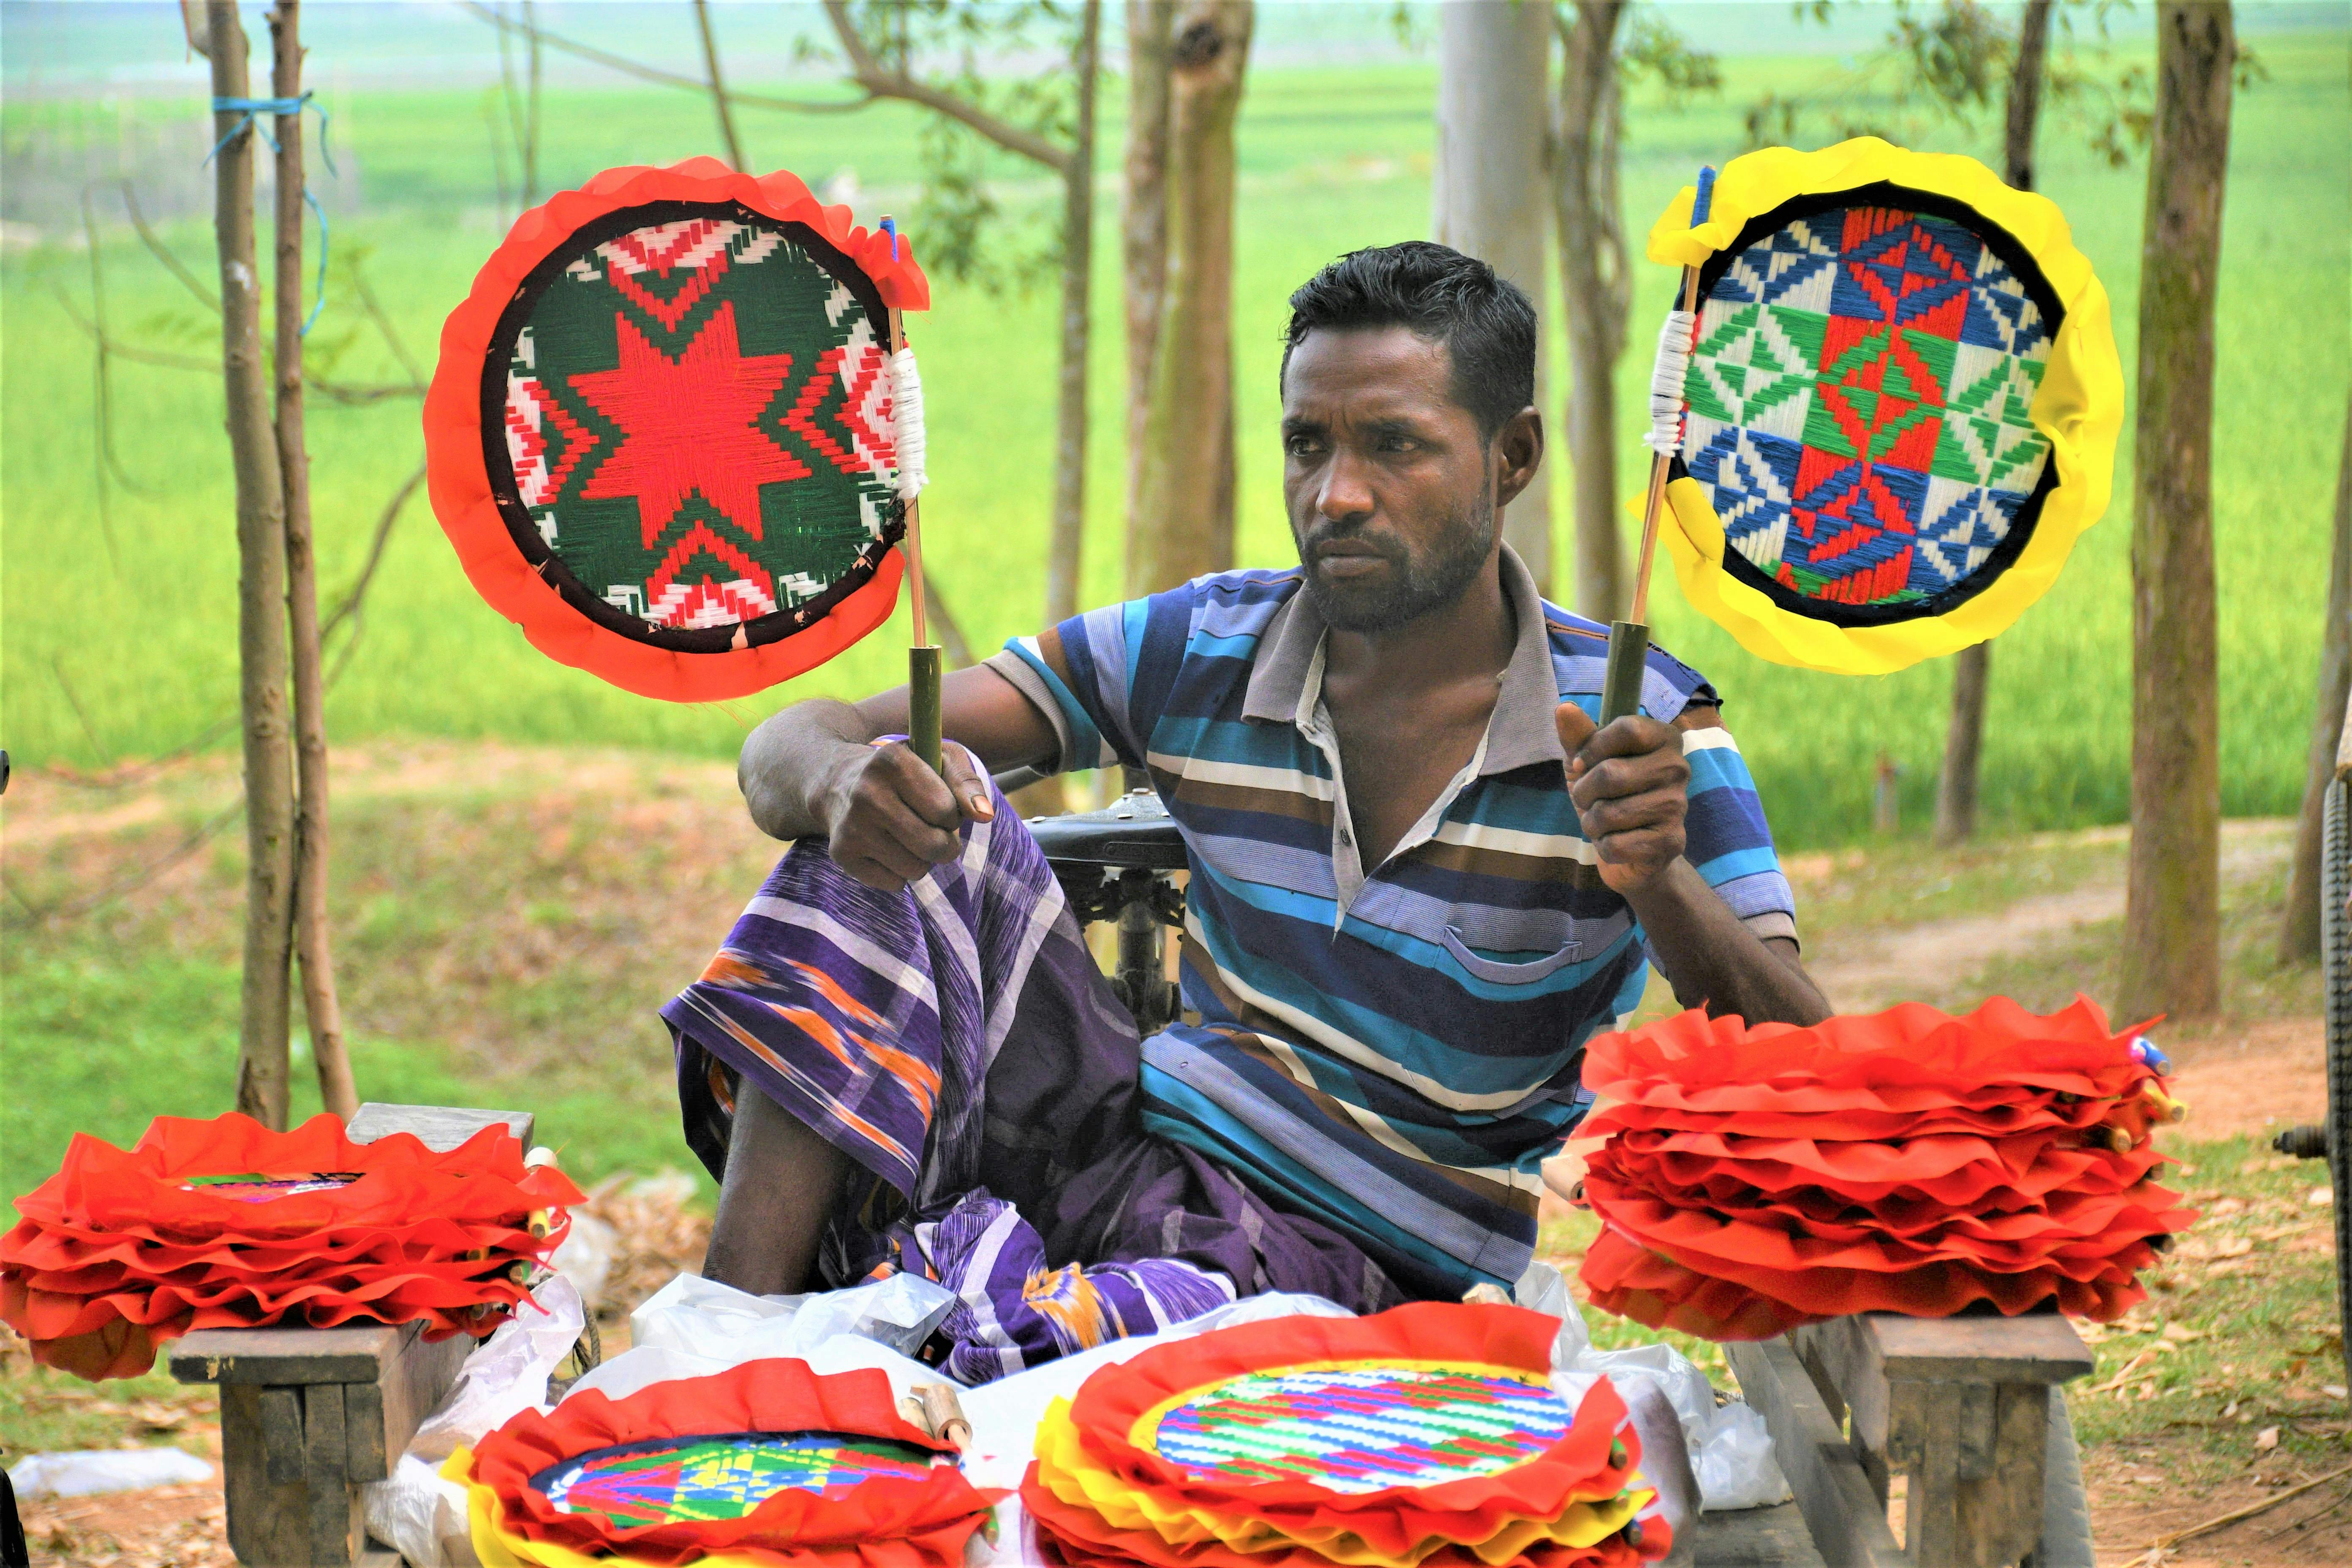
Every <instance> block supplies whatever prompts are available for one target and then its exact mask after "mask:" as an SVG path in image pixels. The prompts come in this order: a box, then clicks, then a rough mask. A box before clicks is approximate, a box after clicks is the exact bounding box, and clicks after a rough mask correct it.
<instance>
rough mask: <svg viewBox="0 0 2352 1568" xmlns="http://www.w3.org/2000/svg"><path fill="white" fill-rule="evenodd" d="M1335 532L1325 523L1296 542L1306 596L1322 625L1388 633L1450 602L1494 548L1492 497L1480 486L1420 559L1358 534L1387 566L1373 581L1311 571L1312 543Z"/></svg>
mask: <svg viewBox="0 0 2352 1568" xmlns="http://www.w3.org/2000/svg"><path fill="white" fill-rule="evenodd" d="M1340 537H1346V536H1345V535H1343V534H1342V533H1341V531H1339V530H1338V529H1334V528H1329V527H1325V528H1320V529H1318V530H1317V531H1315V532H1313V533H1311V534H1309V535H1308V536H1307V538H1306V539H1305V540H1304V541H1302V542H1300V545H1299V552H1298V553H1299V559H1300V561H1301V562H1302V563H1304V564H1305V565H1306V567H1307V582H1306V587H1307V601H1308V602H1309V603H1310V604H1312V605H1314V606H1315V610H1316V613H1317V614H1318V615H1319V616H1322V617H1323V623H1324V625H1326V626H1331V627H1333V628H1335V629H1336V630H1339V631H1343V632H1373V633H1378V632H1392V631H1394V630H1396V629H1397V628H1398V627H1399V626H1403V625H1405V624H1406V623H1407V622H1409V621H1412V620H1416V619H1418V618H1420V617H1421V616H1425V615H1427V614H1428V613H1429V612H1430V611H1432V610H1435V609H1441V608H1443V607H1444V606H1445V605H1450V604H1452V603H1454V600H1456V599H1459V598H1460V597H1461V596H1462V595H1463V594H1464V593H1465V591H1466V590H1467V589H1468V588H1469V586H1470V584H1471V583H1472V582H1474V581H1475V579H1476V578H1477V575H1478V573H1479V570H1480V569H1481V568H1482V567H1484V566H1485V565H1486V557H1487V555H1488V554H1489V553H1491V552H1493V550H1494V548H1495V502H1494V499H1493V496H1492V494H1491V492H1488V491H1486V490H1485V489H1484V488H1483V487H1482V489H1481V490H1480V493H1479V496H1478V500H1477V501H1476V502H1475V504H1474V505H1473V507H1472V509H1471V510H1470V513H1469V515H1468V516H1466V517H1459V516H1457V517H1456V518H1455V519H1454V525H1453V526H1452V527H1450V528H1448V529H1447V530H1446V531H1445V534H1444V543H1443V544H1441V545H1440V546H1439V547H1438V550H1437V552H1435V553H1434V554H1433V555H1431V556H1429V557H1427V558H1426V559H1424V560H1421V561H1415V560H1413V559H1412V556H1411V555H1410V554H1408V553H1407V552H1405V551H1404V549H1403V548H1402V546H1401V545H1399V544H1398V543H1397V542H1395V541H1393V540H1390V539H1378V540H1375V539H1370V538H1359V539H1358V541H1357V542H1359V543H1361V544H1363V545H1365V546H1367V547H1368V548H1369V549H1370V550H1371V552H1373V553H1375V554H1377V555H1379V556H1380V558H1381V560H1383V561H1386V562H1387V563H1389V565H1390V567H1391V571H1390V573H1389V574H1388V576H1387V577H1386V578H1385V579H1383V580H1381V581H1380V582H1378V583H1339V584H1335V583H1332V582H1330V581H1328V580H1327V579H1326V578H1325V577H1324V575H1323V574H1322V573H1321V572H1319V571H1318V570H1317V568H1316V563H1315V561H1314V552H1315V547H1316V546H1317V545H1318V544H1321V543H1323V542H1326V541H1327V540H1330V539H1334V538H1340Z"/></svg>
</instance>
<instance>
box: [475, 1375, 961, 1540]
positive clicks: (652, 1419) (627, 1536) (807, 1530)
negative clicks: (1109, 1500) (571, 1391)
mask: <svg viewBox="0 0 2352 1568" xmlns="http://www.w3.org/2000/svg"><path fill="white" fill-rule="evenodd" d="M796 1431H824V1432H845V1433H851V1434H855V1435H857V1436H867V1437H887V1438H889V1439H891V1440H892V1441H894V1442H899V1443H907V1444H910V1445H913V1446H914V1447H920V1448H927V1449H929V1450H930V1451H932V1452H934V1453H950V1452H952V1450H951V1449H950V1447H948V1445H946V1444H944V1443H941V1442H940V1441H938V1440H937V1439H935V1438H933V1437H932V1436H930V1435H929V1433H926V1432H924V1431H923V1430H922V1429H921V1428H919V1427H917V1426H909V1425H908V1423H907V1422H905V1421H903V1420H901V1419H900V1418H899V1416H898V1409H897V1407H896V1405H895V1404H894V1403H893V1401H892V1398H891V1394H890V1380H889V1379H888V1378H887V1377H886V1376H884V1375H883V1374H882V1373H879V1372H876V1371H872V1370H861V1371H856V1372H846V1373H835V1374H833V1375H830V1376H821V1375H819V1374H818V1373H815V1372H814V1371H812V1370H811V1369H810V1367H809V1364H808V1363H806V1362H803V1361H791V1360H781V1359H779V1360H769V1361H755V1362H746V1363H743V1364H742V1365H740V1366H737V1367H733V1368H730V1369H729V1370H728V1371H726V1372H722V1373H714V1374H713V1375H711V1376H709V1377H693V1378H680V1379H677V1380H676V1381H673V1382H668V1383H657V1384H653V1385H651V1386H650V1387H647V1388H645V1389H641V1390H639V1391H638V1392H637V1393H635V1394H630V1395H628V1396H627V1397H625V1398H623V1399H607V1398H605V1397H604V1395H603V1394H599V1393H597V1392H595V1391H594V1390H593V1389H592V1390H590V1391H589V1392H587V1393H584V1394H578V1395H576V1396H574V1397H572V1398H570V1399H566V1400H565V1401H563V1402H562V1404H561V1405H557V1406H556V1407H555V1409H554V1411H553V1412H552V1413H551V1414H550V1415H541V1414H540V1413H539V1412H538V1411H536V1410H526V1411H524V1412H522V1413H521V1414H520V1415H517V1416H516V1417H515V1418H514V1419H513V1420H511V1421H509V1422H508V1423H507V1424H506V1425H505V1426H501V1427H499V1429H498V1430H497V1431H496V1432H493V1433H491V1434H490V1435H489V1436H487V1437H485V1438H484V1439H482V1442H481V1445H480V1446H479V1447H477V1448H476V1449H475V1450H474V1464H473V1479H474V1480H476V1481H478V1482H479V1483H480V1484H482V1485H484V1486H487V1487H489V1488H490V1489H493V1490H494V1491H496V1492H497V1494H498V1496H499V1504H500V1508H501V1510H502V1511H501V1518H500V1521H499V1524H500V1528H502V1529H504V1530H506V1531H509V1533H512V1534H516V1535H520V1536H523V1537H525V1538H527V1539H529V1540H532V1541H544V1542H554V1543H556V1544H560V1545H562V1546H566V1547H569V1548H571V1549H572V1550H573V1551H577V1552H588V1553H605V1552H610V1553H614V1554H625V1555H626V1556H627V1557H628V1558H630V1559H631V1560H633V1561H635V1562H639V1563H657V1564H663V1565H669V1564H677V1563H692V1562H694V1561H696V1560H697V1559H698V1558H700V1557H701V1556H703V1555H704V1554H706V1553H709V1552H719V1551H721V1550H724V1551H727V1552H730V1553H735V1552H746V1551H750V1552H761V1551H765V1552H778V1553H782V1554H784V1556H785V1557H786V1558H787V1559H789V1558H790V1557H791V1555H792V1554H793V1553H795V1552H806V1551H808V1550H811V1549H820V1548H841V1547H853V1546H858V1545H860V1544H861V1543H864V1544H866V1545H869V1546H873V1545H879V1544H880V1543H883V1542H910V1543H912V1544H914V1545H915V1546H916V1547H918V1548H919V1555H920V1556H921V1557H922V1558H924V1559H925V1560H929V1559H931V1558H934V1557H937V1556H939V1555H940V1553H942V1552H944V1554H945V1558H946V1561H947V1562H949V1563H953V1562H960V1561H961V1552H962V1551H963V1548H964V1544H965V1542H967V1540H968V1539H969V1538H970V1537H971V1532H972V1531H974V1530H977V1529H978V1528H980V1525H981V1523H982V1520H983V1519H984V1518H985V1516H986V1514H987V1512H988V1510H989V1509H991V1508H992V1507H993V1506H994V1505H995V1503H996V1501H997V1500H998V1499H999V1498H1002V1497H1003V1496H1004V1493H1003V1491H1002V1490H990V1489H982V1488H978V1487H975V1486H973V1485H972V1484H971V1482H970V1481H969V1480H967V1479H964V1475H963V1472H962V1471H961V1470H959V1469H957V1468H954V1467H953V1466H951V1465H949V1466H940V1467H938V1468H934V1469H932V1470H931V1472H930V1473H929V1475H928V1476H927V1477H925V1478H924V1479H922V1480H920V1481H907V1480H898V1479H892V1478H888V1477H877V1478H875V1479H870V1480H866V1481H861V1482H859V1483H858V1484H857V1485H856V1486H855V1487H852V1488H851V1489H849V1490H848V1491H846V1492H845V1493H843V1494H842V1495H841V1496H840V1497H837V1498H827V1497H824V1496H821V1495H819V1494H817V1493H814V1492H806V1491H799V1490H791V1489H788V1490H784V1491H780V1492H778V1493H776V1494H775V1495H774V1496H772V1497H771V1498H769V1499H768V1500H766V1501H765V1502H763V1503H761V1504H760V1506H759V1507H757V1508H755V1509H753V1510H751V1512H749V1513H747V1514H744V1515H743V1516H742V1517H741V1518H740V1519H731V1520H701V1521H672V1522H669V1523H664V1524H653V1525H643V1526H639V1527H636V1528H634V1529H623V1528H620V1527H618V1526H615V1525H614V1524H613V1523H612V1522H611V1521H608V1520H606V1519H605V1518H604V1516H603V1515H601V1514H594V1513H564V1512H562V1511H561V1510H558V1509H557V1508H556V1507H555V1506H554V1505H553V1504H551V1502H549V1501H548V1500H547V1499H546V1497H545V1496H543V1495H542V1494H541V1493H540V1492H539V1491H538V1490H536V1489H534V1488H532V1487H531V1485H530V1478H531V1477H532V1476H534V1475H537V1474H538V1473H539V1472H540V1471H541V1470H543V1469H546V1468H548V1467H549V1466H551V1465H555V1464H559V1463H561V1462H562V1461H563V1460H565V1459H569V1458H575V1457H577V1456H579V1455H581V1454H584V1453H587V1452H589V1451H591V1450H592V1449H596V1448H608V1447H616V1446H618V1445H621V1444H625V1443H639V1442H644V1441H646V1440H647V1439H649V1438H659V1437H692V1436H700V1435H704V1434H708V1433H718V1432H796Z"/></svg>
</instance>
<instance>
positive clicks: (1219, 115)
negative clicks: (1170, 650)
mask: <svg viewBox="0 0 2352 1568" xmlns="http://www.w3.org/2000/svg"><path fill="white" fill-rule="evenodd" d="M1254 21H1255V14H1254V6H1253V5H1252V0H1192V3H1191V4H1189V5H1186V6H1185V7H1184V9H1183V11H1182V12H1181V15H1180V16H1178V18H1177V22H1176V28H1175V41H1174V44H1173V46H1172V47H1171V53H1170V69H1169V144H1168V173H1167V193H1168V200H1167V207H1168V219H1167V222H1168V271H1167V283H1166V295H1165V298H1164V300H1163V302H1162V306H1161V312H1160V331H1159V338H1158V345H1157V347H1156V348H1155V349H1154V350H1153V352H1152V366H1151V384H1150V388H1151V389H1150V406H1149V409H1148V411H1147V413H1146V415H1145V417H1144V424H1143V437H1142V460H1141V465H1140V471H1139V473H1138V475H1137V479H1136V502H1137V504H1136V510H1135V513H1134V515H1133V516H1132V517H1131V518H1130V519H1129V535H1128V558H1127V586H1128V593H1129V595H1144V594H1151V593H1157V592H1159V591H1160V589H1163V588H1169V587H1172V586H1174V585H1175V584H1179V583H1181V582H1184V581H1186V580H1187V579H1189V578H1192V577H1196V576H1199V575H1201V574H1203V573H1208V572H1222V571H1223V570H1225V569H1226V568H1227V567H1229V566H1230V565H1232V563H1233V558H1234V536H1233V521H1232V519H1233V514H1232V510H1231V507H1230V504H1229V503H1228V504H1226V505H1223V506H1222V507H1221V505H1220V499H1219V498H1220V491H1221V490H1224V489H1225V486H1224V484H1223V476H1224V474H1225V473H1226V471H1227V466H1228V465H1229V464H1230V463H1231V461H1232V456H1231V451H1232V447H1231V443H1232V440H1233V417H1234V410H1233V385H1234V383H1233V357H1234V326H1233V291H1234V118H1235V116H1236V114H1237V112H1238V111H1239V110H1240V108H1241V99H1242V76H1243V71H1244V67H1246V65H1247V64H1248V61H1249V43H1250V28H1251V25H1252V23H1253V22H1254ZM1227 493H1230V492H1227ZM1221 513H1222V516H1221V515H1220V514H1221Z"/></svg>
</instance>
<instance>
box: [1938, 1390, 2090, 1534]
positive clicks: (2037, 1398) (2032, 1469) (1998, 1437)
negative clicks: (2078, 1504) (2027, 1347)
mask: <svg viewBox="0 0 2352 1568" xmlns="http://www.w3.org/2000/svg"><path fill="white" fill-rule="evenodd" d="M1992 1392H1993V1394H1994V1397H1993V1398H1992V1399H1990V1400H1989V1401H1988V1402H1987V1403H1988V1404H1989V1405H1991V1406H1992V1408H1991V1409H1990V1411H1989V1413H1988V1414H1989V1421H1988V1426H1989V1431H1988V1434H1987V1436H1988V1437H1989V1439H1990V1447H1991V1448H1992V1449H1993V1451H1994V1452H1995V1453H1997V1454H1998V1455H1999V1456H2000V1458H1999V1463H1998V1464H1990V1465H1988V1466H1987V1467H1986V1471H1985V1475H1984V1476H1983V1477H1982V1479H1977V1480H1974V1481H1970V1480H1969V1479H1968V1478H1967V1475H1966V1471H1965V1468H1964V1469H1963V1472H1962V1485H1961V1487H1960V1490H1959V1500H1958V1510H1957V1521H1956V1522H1957V1526H1958V1530H1957V1533H1958V1540H1959V1542H1960V1544H1961V1547H1962V1552H1963V1555H1962V1559H1961V1560H1962V1561H1963V1562H1964V1563H1969V1564H1970V1565H1971V1568H1997V1565H1998V1564H2000V1563H2014V1562H2016V1561H2017V1560H2018V1559H2019V1558H2021V1557H2022V1556H2024V1555H2025V1554H2026V1553H2027V1552H2031V1551H2032V1550H2033V1547H2034V1542H2037V1541H2039V1540H2041V1539H2042V1531H2043V1523H2044V1519H2045V1516H2046V1514H2047V1512H2048V1499H2047V1495H2046V1493H2047V1485H2046V1479H2045V1475H2044V1466H2045V1464H2046V1462H2047V1455H2048V1444H2049V1440H2050V1403H2051V1401H2052V1399H2053V1398H2057V1399H2062V1400H2063V1397H2064V1396H2063V1394H2055V1395H2053V1394H2052V1392H2051V1390H2050V1389H2049V1387H2048V1386H2047V1385H2045V1384H2039V1383H2011V1384H2003V1385H2002V1386H2001V1387H2000V1389H1999V1390H1997V1391H1992ZM1965 1454H1966V1448H1965V1444H1964V1445H1963V1458H1965Z"/></svg>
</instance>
